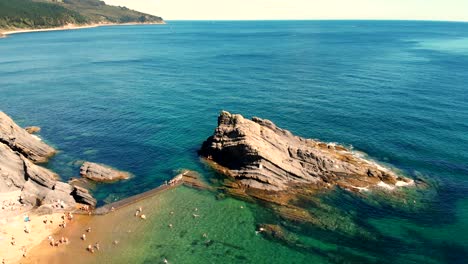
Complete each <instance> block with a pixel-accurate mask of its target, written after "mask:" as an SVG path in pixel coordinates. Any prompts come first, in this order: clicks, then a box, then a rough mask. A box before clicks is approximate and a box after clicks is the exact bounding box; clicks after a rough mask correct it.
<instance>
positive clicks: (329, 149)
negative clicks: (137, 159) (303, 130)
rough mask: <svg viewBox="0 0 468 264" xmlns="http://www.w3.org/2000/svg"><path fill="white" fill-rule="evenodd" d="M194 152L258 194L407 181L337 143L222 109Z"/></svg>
mask: <svg viewBox="0 0 468 264" xmlns="http://www.w3.org/2000/svg"><path fill="white" fill-rule="evenodd" d="M199 154H200V155H201V156H203V157H205V158H207V159H209V160H212V161H214V162H216V163H217V164H219V165H221V166H222V167H223V168H226V170H223V172H224V173H225V174H228V175H229V176H232V177H233V178H235V179H236V180H237V182H239V183H241V184H242V185H243V186H246V187H249V188H254V189H260V190H269V191H280V190H285V189H287V188H288V187H289V186H292V185H297V184H299V185H300V184H317V185H320V186H340V187H342V188H344V189H348V190H353V191H358V190H365V189H368V188H372V187H375V186H384V187H386V188H394V187H395V186H396V185H397V186H401V185H407V184H411V183H412V181H411V180H409V179H407V178H405V177H401V176H399V175H397V174H396V173H394V172H393V171H392V170H390V169H388V168H385V167H383V166H381V165H379V164H377V163H375V162H373V161H370V160H367V159H364V158H362V157H360V156H359V155H357V154H355V153H354V152H352V151H350V150H348V149H347V148H345V147H343V146H341V145H337V144H327V143H323V142H320V141H317V140H312V139H305V138H301V137H297V136H294V135H293V134H292V133H291V132H289V131H287V130H284V129H281V128H278V127H277V126H276V125H275V124H274V123H272V122H271V121H269V120H264V119H260V118H257V117H254V118H252V120H248V119H245V118H244V117H242V116H241V115H235V114H230V113H228V112H224V111H223V112H222V113H221V114H220V116H219V117H218V127H217V128H216V130H215V132H214V135H213V136H211V137H210V138H208V139H207V140H206V141H205V142H204V143H203V146H202V148H201V150H200V152H199Z"/></svg>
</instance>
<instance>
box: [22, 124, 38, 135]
mask: <svg viewBox="0 0 468 264" xmlns="http://www.w3.org/2000/svg"><path fill="white" fill-rule="evenodd" d="M24 130H26V132H28V133H29V134H36V133H39V132H41V128H40V127H38V126H29V127H25V128H24Z"/></svg>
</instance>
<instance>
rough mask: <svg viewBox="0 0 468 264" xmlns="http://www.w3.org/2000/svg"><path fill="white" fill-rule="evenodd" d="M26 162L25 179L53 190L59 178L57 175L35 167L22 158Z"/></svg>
mask: <svg viewBox="0 0 468 264" xmlns="http://www.w3.org/2000/svg"><path fill="white" fill-rule="evenodd" d="M21 158H22V160H23V162H24V171H25V177H26V178H28V179H31V180H33V181H35V182H36V183H38V184H40V185H42V186H44V187H47V188H49V189H53V188H54V186H55V184H56V182H57V179H58V176H57V174H55V173H53V172H52V171H50V170H48V169H46V168H43V167H40V166H38V165H35V164H34V163H32V162H31V161H29V160H28V159H26V158H25V157H21Z"/></svg>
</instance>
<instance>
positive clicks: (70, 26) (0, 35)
mask: <svg viewBox="0 0 468 264" xmlns="http://www.w3.org/2000/svg"><path fill="white" fill-rule="evenodd" d="M164 24H166V23H165V22H164V21H163V22H160V23H154V22H151V23H136V22H132V23H96V24H87V25H75V24H68V25H65V26H61V27H53V28H38V29H33V28H26V29H15V30H9V31H1V30H0V38H5V37H7V36H8V35H13V34H21V33H34V32H47V31H64V30H78V29H86V28H96V27H107V26H132V25H164Z"/></svg>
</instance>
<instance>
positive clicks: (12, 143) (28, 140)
mask: <svg viewBox="0 0 468 264" xmlns="http://www.w3.org/2000/svg"><path fill="white" fill-rule="evenodd" d="M0 142H1V143H3V144H5V145H7V146H8V147H10V148H11V149H12V150H14V151H18V152H19V153H21V154H22V155H23V156H25V157H26V158H28V159H29V160H31V161H32V162H34V163H42V162H47V160H48V158H49V157H51V156H53V155H54V154H55V149H54V148H52V147H50V146H49V145H47V144H45V143H44V142H42V141H41V140H40V139H38V138H37V137H35V136H33V135H31V134H29V133H28V132H27V131H26V130H24V129H22V128H21V127H19V126H18V125H17V124H16V123H15V122H14V121H13V120H12V119H11V118H10V117H9V116H7V115H6V114H5V113H4V112H0Z"/></svg>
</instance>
